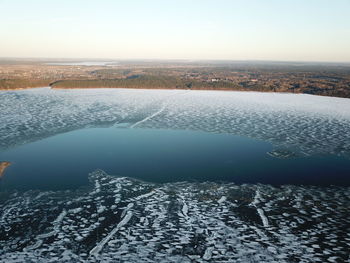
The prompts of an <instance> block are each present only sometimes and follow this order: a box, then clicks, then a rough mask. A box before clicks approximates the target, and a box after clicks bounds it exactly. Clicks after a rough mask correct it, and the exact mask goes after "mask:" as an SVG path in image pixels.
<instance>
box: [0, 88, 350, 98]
mask: <svg viewBox="0 0 350 263" xmlns="http://www.w3.org/2000/svg"><path fill="white" fill-rule="evenodd" d="M39 88H49V89H52V90H92V89H95V90H98V89H132V90H183V91H224V92H230V91H233V92H259V93H276V94H295V95H310V96H321V97H329V98H339V99H350V98H348V97H339V96H330V95H322V94H310V93H304V92H287V91H259V90H240V89H206V88H194V89H181V88H162V87H154V88H147V87H139V88H135V87H91V88H90V87H52V86H41V87H27V88H9V89H1V88H0V91H16V90H28V89H39Z"/></svg>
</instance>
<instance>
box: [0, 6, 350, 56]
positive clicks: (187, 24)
mask: <svg viewBox="0 0 350 263" xmlns="http://www.w3.org/2000/svg"><path fill="white" fill-rule="evenodd" d="M0 10H1V11H2V16H1V17H0V32H1V35H2V41H1V43H0V57H3V58H42V59H114V60H118V59H119V60H194V61H212V60H222V61H276V62H335V63H349V62H350V49H349V48H348V47H349V46H350V20H349V19H348V17H347V16H348V14H347V13H348V10H350V2H349V1H346V0H336V1H328V0H317V1H316V0H310V1H307V2H305V1H302V0H297V1H291V0H286V1H283V2H282V1H277V0H267V1H263V2H262V1H257V0H250V1H241V0H238V1H228V0H219V1H209V0H204V1H197V0H195V1H191V2H188V1H184V0H181V1H176V3H175V2H166V3H165V2H164V1H160V0H151V1H143V0H135V1H129V2H127V3H126V2H124V1H123V2H122V1H110V0H103V1H93V0H91V1H82V0H77V1H67V0H63V1H50V2H49V1H43V0H33V1H23V0H12V1H9V0H0Z"/></svg>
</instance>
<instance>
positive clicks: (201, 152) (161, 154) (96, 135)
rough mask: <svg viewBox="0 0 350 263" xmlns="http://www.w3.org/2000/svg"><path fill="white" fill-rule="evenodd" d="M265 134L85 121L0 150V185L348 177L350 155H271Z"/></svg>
mask: <svg viewBox="0 0 350 263" xmlns="http://www.w3.org/2000/svg"><path fill="white" fill-rule="evenodd" d="M271 150H273V149H272V146H271V145H270V144H269V143H267V142H264V141H259V140H254V139H250V138H245V137H240V136H234V135H229V134H213V133H206V132H196V131H174V130H156V129H129V128H116V127H111V128H89V129H82V130H76V131H73V132H68V133H64V134H59V135H56V136H53V137H50V138H47V139H43V140H40V141H36V142H33V143H28V144H25V145H22V146H19V147H16V148H13V149H10V150H6V151H2V152H0V160H2V161H10V162H12V165H11V166H10V167H9V168H8V169H7V170H6V172H5V176H4V177H3V178H2V180H1V181H0V191H2V190H6V189H21V190H26V189H42V190H58V189H74V188H77V187H80V186H84V185H87V184H88V173H90V172H92V171H94V170H96V169H102V170H104V171H106V172H107V173H109V174H113V175H118V176H127V177H133V178H137V179H141V180H144V181H149V182H176V181H228V182H235V183H267V184H273V185H281V184H297V185H299V184H306V185H307V184H311V185H329V184H335V185H342V186H347V185H350V160H349V159H346V158H343V157H338V156H331V155H329V156H313V157H293V158H287V159H279V158H275V157H272V156H269V155H268V154H267V152H269V151H271Z"/></svg>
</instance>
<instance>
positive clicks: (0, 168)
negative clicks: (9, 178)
mask: <svg viewBox="0 0 350 263" xmlns="http://www.w3.org/2000/svg"><path fill="white" fill-rule="evenodd" d="M10 165H11V163H10V162H0V179H1V178H2V177H3V176H4V174H5V170H6V168H7V167H9V166H10Z"/></svg>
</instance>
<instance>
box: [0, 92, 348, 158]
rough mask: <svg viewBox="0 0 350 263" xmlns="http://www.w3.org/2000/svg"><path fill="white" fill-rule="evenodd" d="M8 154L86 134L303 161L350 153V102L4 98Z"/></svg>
mask: <svg viewBox="0 0 350 263" xmlns="http://www.w3.org/2000/svg"><path fill="white" fill-rule="evenodd" d="M0 101H1V103H0V113H1V114H0V149H5V148H9V147H13V146H16V145H19V144H24V143H27V142H30V141H35V140H37V139H41V138H45V137H48V136H51V135H54V134H57V133H61V132H66V131H70V130H75V129H79V128H84V127H99V126H105V125H110V126H112V125H120V124H125V125H127V126H129V127H136V128H162V129H191V130H201V131H208V132H217V133H232V134H236V135H242V136H248V137H252V138H257V139H262V140H266V141H269V142H271V143H273V144H274V145H275V146H276V147H289V146H292V147H293V149H295V150H296V151H299V152H300V153H302V154H309V155H310V154H323V153H332V154H345V155H349V153H350V99H346V98H332V97H321V96H313V95H306V94H286V93H259V92H233V91H232V92H224V91H183V90H182V91H180V90H132V89H95V90H91V89H86V90H81V89H80V90H51V89H49V88H41V89H31V90H21V91H0Z"/></svg>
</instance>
